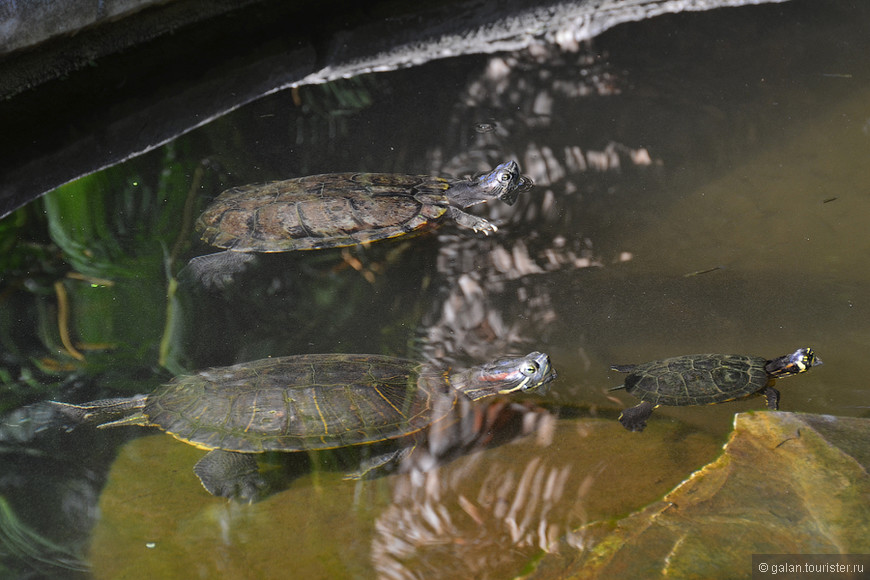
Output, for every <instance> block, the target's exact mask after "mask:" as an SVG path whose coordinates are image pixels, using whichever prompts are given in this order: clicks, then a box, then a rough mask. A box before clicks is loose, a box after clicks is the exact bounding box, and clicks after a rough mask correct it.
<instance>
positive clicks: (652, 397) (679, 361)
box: [610, 348, 822, 431]
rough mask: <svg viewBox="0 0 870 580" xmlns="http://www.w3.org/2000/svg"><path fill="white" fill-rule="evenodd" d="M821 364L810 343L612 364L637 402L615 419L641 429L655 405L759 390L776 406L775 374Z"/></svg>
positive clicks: (727, 397) (696, 402)
mask: <svg viewBox="0 0 870 580" xmlns="http://www.w3.org/2000/svg"><path fill="white" fill-rule="evenodd" d="M820 364H822V360H821V359H820V358H818V357H817V356H816V355H815V353H814V352H813V349H811V348H799V349H797V350H796V351H794V352H793V353H791V354H787V355H783V356H781V357H778V358H775V359H770V360H768V359H765V358H763V357H760V356H752V355H746V354H692V355H685V356H677V357H673V358H666V359H662V360H656V361H652V362H648V363H643V364H638V365H613V366H611V367H610V368H611V369H612V370H615V371H619V372H621V373H628V376H627V377H626V378H625V382H624V384H622V385H620V386H618V387H613V388H612V389H610V390H611V391H616V390H619V389H625V390H626V391H627V392H629V393H631V394H632V395H634V396H635V397H637V398H639V399H640V400H641V403H640V404H638V405H636V406H634V407H630V408H628V409H625V410H624V411H623V412H622V414H621V415H620V416H619V422H620V423H622V425H623V426H624V427H625V428H626V429H628V430H629V431H643V429H644V427H646V420H647V419H648V418H649V417H650V415H651V414H652V412H653V409H655V408H656V407H658V406H659V405H669V406H676V407H679V406H688V405H710V404H714V403H724V402H726V401H733V400H736V399H742V398H744V397H749V396H751V395H755V394H760V395H764V396H765V398H766V399H767V407H768V408H769V409H771V410H773V411H776V410H777V409H779V391H777V390H776V389H775V388H773V384H774V382H775V380H776V379H777V378H780V377H787V376H791V375H796V374H798V373H802V372H805V371H808V370H810V369H811V368H812V367H814V366H818V365H820Z"/></svg>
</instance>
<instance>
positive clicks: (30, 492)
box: [0, 3, 870, 578]
mask: <svg viewBox="0 0 870 580" xmlns="http://www.w3.org/2000/svg"><path fill="white" fill-rule="evenodd" d="M820 12H821V10H820V9H817V8H811V7H808V4H807V3H797V4H791V3H786V4H784V5H777V6H775V7H773V6H767V7H757V8H756V7H753V8H745V9H740V10H730V11H718V12H712V13H704V14H695V15H680V16H673V17H666V18H660V19H656V20H653V21H649V22H645V23H641V24H634V25H625V26H621V27H619V28H617V29H615V30H612V31H610V32H608V33H606V34H605V35H603V36H602V37H601V38H599V39H597V40H596V41H595V42H593V43H592V44H591V46H588V47H583V48H582V49H581V50H580V51H577V52H572V51H566V50H562V49H560V48H558V47H552V46H546V47H544V46H541V47H535V48H534V50H530V51H527V52H523V53H522V54H512V55H504V54H500V55H494V56H479V57H464V58H460V59H453V60H447V61H440V62H436V63H433V64H429V65H425V66H423V67H419V68H416V69H411V70H405V71H399V72H394V73H383V74H378V75H374V76H370V77H366V78H363V79H358V80H354V81H348V82H343V83H340V84H337V85H336V86H331V87H329V88H323V87H307V88H303V89H300V90H299V91H298V92H296V93H291V92H283V93H279V94H276V95H273V96H270V97H268V98H265V99H262V100H261V101H258V102H256V103H254V104H252V105H250V106H248V107H245V108H243V109H241V110H239V111H236V112H235V113H233V114H231V115H229V116H227V117H225V118H223V119H219V120H217V121H215V122H214V123H212V124H210V125H208V126H205V127H203V128H201V129H199V130H197V131H196V132H194V133H192V134H190V135H188V136H185V137H184V138H182V139H179V140H178V141H177V142H175V143H173V144H171V145H168V146H166V147H164V148H161V149H160V150H157V151H155V152H152V153H149V154H147V155H145V156H143V157H141V158H138V159H134V160H132V161H130V162H128V163H126V164H124V165H122V166H119V167H115V168H112V169H109V170H106V171H105V172H103V173H101V174H97V175H94V176H91V177H88V178H85V179H82V180H80V181H79V182H76V183H73V184H70V185H69V186H66V187H65V188H62V189H61V190H59V191H57V192H54V193H52V194H50V195H49V196H47V197H46V198H45V199H43V200H40V201H37V202H35V203H34V204H33V206H32V207H29V208H26V209H25V210H23V211H21V212H19V213H18V214H16V215H13V216H10V217H8V218H6V220H4V222H3V223H0V226H2V228H3V229H2V230H0V233H2V234H3V236H4V237H3V244H5V245H4V247H5V248H8V249H9V252H8V255H9V256H10V257H8V258H7V262H8V265H7V268H6V275H5V276H4V285H3V292H2V295H0V299H2V301H3V302H2V309H3V310H2V326H0V333H2V341H3V349H4V354H3V361H2V362H3V369H2V370H3V375H2V377H0V378H2V380H3V386H2V389H3V390H2V397H3V399H2V405H3V406H2V409H3V411H4V412H5V413H14V410H15V409H16V408H18V407H20V406H22V405H26V404H29V403H35V402H37V401H39V400H45V399H52V398H55V399H63V400H69V401H73V400H75V401H82V400H87V399H94V398H99V397H103V396H110V395H111V396H128V395H132V394H135V393H145V392H148V391H150V390H151V389H152V388H153V387H154V386H156V385H157V384H159V383H161V382H163V381H165V380H167V379H168V378H169V377H170V376H172V375H173V374H175V373H179V372H183V371H192V370H196V369H200V368H204V367H207V366H212V365H229V364H233V363H236V362H240V361H246V360H253V359H256V358H262V357H267V356H279V355H286V354H297V353H316V352H371V353H385V354H392V355H396V356H406V357H413V358H421V359H422V358H424V357H428V358H435V359H438V360H440V361H445V362H446V363H447V364H457V365H468V364H476V363H479V362H482V361H485V360H489V359H491V358H494V357H496V356H499V355H503V354H507V353H526V352H529V351H530V350H541V351H544V352H548V353H549V354H550V355H551V357H552V359H553V363H554V365H555V367H556V368H557V369H558V371H559V375H560V376H559V379H558V380H557V381H556V382H555V383H553V385H552V389H551V390H550V391H549V393H548V394H547V395H546V396H545V397H534V396H530V397H527V398H525V399H524V402H525V403H527V404H528V406H526V407H523V408H521V409H514V410H513V414H512V415H510V416H511V417H512V418H511V421H513V422H514V423H516V422H517V421H519V422H520V423H522V422H523V421H526V424H527V427H528V429H527V431H531V432H532V434H531V435H527V436H525V437H519V438H517V439H512V440H511V441H510V442H509V443H506V444H504V445H500V446H494V447H491V448H487V449H475V450H474V452H473V453H471V454H470V455H466V456H464V457H461V458H459V459H457V460H455V461H451V462H447V463H445V464H444V465H442V466H440V467H438V468H437V469H431V470H428V471H422V470H420V469H413V470H411V471H410V472H408V473H401V474H397V475H391V476H388V477H383V478H378V479H373V480H366V481H347V480H344V479H342V473H341V472H340V470H337V469H333V468H330V467H329V466H328V465H326V466H324V465H322V464H323V463H324V462H325V463H326V464H329V463H330V461H331V460H330V459H329V458H328V457H321V456H317V457H314V458H313V462H312V463H311V464H309V465H308V466H306V467H304V468H303V469H302V470H301V471H302V475H300V476H298V477H296V478H290V479H288V481H287V483H286V487H287V489H286V490H284V491H282V492H280V493H277V494H275V495H273V496H271V497H269V498H268V499H266V500H264V501H262V502H259V503H256V504H254V505H250V506H249V505H237V504H228V503H227V502H226V501H224V500H221V499H216V498H213V497H211V496H209V495H208V494H207V493H206V492H205V491H204V490H203V489H202V488H201V487H200V486H199V484H198V482H197V481H196V478H195V477H194V475H193V473H192V470H191V468H192V465H193V464H194V463H195V462H196V461H197V459H198V458H199V457H201V455H202V452H201V451H198V450H196V449H194V448H193V447H190V446H187V445H183V444H181V443H179V442H177V441H175V440H173V439H172V438H170V437H166V436H154V437H150V436H149V437H145V435H148V434H149V433H148V432H145V431H142V432H139V431H136V430H133V429H131V430H129V431H125V432H123V433H121V432H103V431H100V432H94V431H93V430H89V429H86V428H79V429H76V430H74V431H73V432H72V433H65V432H63V431H61V430H59V429H57V428H51V427H50V426H45V428H39V427H41V425H40V421H39V419H40V417H39V416H38V415H37V416H34V417H32V420H31V422H30V423H21V422H20V421H19V420H18V417H19V415H15V414H13V415H7V419H6V421H5V426H4V433H3V438H4V447H3V449H2V451H3V454H2V461H3V464H4V465H3V470H2V471H3V475H2V476H0V493H2V496H3V498H4V504H3V505H2V506H0V508H2V512H3V514H4V517H3V525H2V526H0V527H2V531H0V534H2V537H0V539H2V540H3V542H2V550H3V551H2V553H3V554H4V555H5V556H7V557H6V559H5V560H4V562H5V563H4V566H6V568H5V569H4V568H0V571H8V572H9V573H10V574H12V573H13V571H15V573H17V571H20V570H36V572H35V573H34V574H35V575H36V576H47V577H63V576H65V575H70V576H75V575H78V574H79V572H75V571H72V570H71V569H73V568H77V567H79V566H85V567H86V569H87V572H81V574H83V575H87V574H92V575H93V576H94V577H98V578H140V577H142V578H145V577H148V578H157V577H159V578H173V577H184V578H191V577H202V578H215V577H226V578H241V577H249V578H286V577H296V576H294V575H293V574H298V576H299V577H303V576H304V577H306V578H337V577H347V578H371V577H383V578H417V577H420V578H457V577H475V578H505V577H511V576H513V575H517V574H520V573H521V572H522V571H523V570H527V569H528V568H527V567H528V566H529V565H530V563H531V562H533V561H535V560H537V559H539V558H541V557H542V556H543V555H544V554H547V553H549V552H551V551H553V550H556V549H557V548H558V547H559V546H561V549H562V550H565V549H566V548H565V546H566V545H568V546H574V548H582V541H581V540H577V539H575V540H572V539H571V531H572V530H575V529H577V528H578V527H579V526H581V525H584V524H587V523H589V522H593V521H597V520H611V519H614V518H618V517H623V516H625V515H627V514H629V513H631V512H633V511H635V510H638V509H640V508H642V507H644V506H645V505H647V504H649V503H650V502H652V501H655V500H657V499H659V498H660V497H661V496H662V495H663V494H664V493H666V492H667V491H668V490H669V489H671V488H673V487H674V486H675V485H676V484H678V483H679V482H680V481H682V480H684V479H685V478H686V477H688V476H689V475H690V474H691V473H692V472H693V471H694V470H695V469H697V468H699V467H701V466H702V465H704V464H706V463H708V462H709V461H711V460H713V459H714V458H715V457H716V456H717V454H718V453H719V449H720V446H721V444H722V443H723V442H724V441H725V438H726V435H727V433H728V432H729V430H730V429H731V426H732V417H733V414H734V413H735V412H737V411H741V410H748V409H756V408H760V407H762V406H763V402H762V401H761V400H759V399H752V400H748V401H745V402H738V403H732V404H727V405H718V406H714V407H704V408H695V407H691V408H678V409H659V410H658V411H656V413H655V415H654V417H653V419H652V421H651V424H650V427H649V428H648V429H647V430H646V431H645V432H644V433H642V434H638V433H629V432H627V431H625V430H623V429H622V427H621V426H620V425H619V424H618V423H617V422H616V421H615V418H616V417H617V416H618V413H619V410H620V409H621V408H622V407H623V406H625V405H627V404H629V402H630V401H631V398H630V396H628V395H624V394H619V395H618V397H614V396H613V394H612V393H609V392H608V389H609V388H610V387H613V386H616V385H618V384H620V382H621V378H620V376H619V375H618V373H615V372H612V371H609V370H608V368H609V366H610V365H611V364H613V363H631V362H642V361H646V360H650V359H655V358H662V357H667V356H675V355H680V354H689V353H695V352H746V353H753V354H758V355H761V356H766V357H771V358H772V357H774V356H778V355H780V354H784V353H787V352H791V351H792V350H794V349H795V348H797V347H800V346H813V347H814V348H815V349H816V351H817V353H818V354H819V355H820V356H821V357H822V358H823V359H824V362H825V364H824V366H822V367H820V368H819V369H815V370H813V372H811V373H809V374H806V375H803V376H800V377H797V378H793V379H787V380H786V381H783V382H782V383H781V384H780V386H781V391H782V400H781V409H783V410H786V411H801V412H807V413H826V414H832V415H839V416H858V417H862V416H863V417H866V416H868V412H867V409H868V408H870V395H868V391H867V389H866V378H865V369H864V360H865V354H866V351H867V348H868V346H870V312H868V308H870V306H868V296H870V294H868V282H870V279H868V277H870V268H868V265H870V234H868V229H867V226H866V224H867V216H868V215H870V196H868V188H870V185H868V184H870V164H868V163H867V159H868V153H870V106H868V103H870V84H868V76H867V72H868V70H870V66H868V65H870V60H868V57H867V55H868V54H870V52H868V50H867V49H868V46H867V44H868V43H867V38H870V35H868V34H867V25H866V22H867V20H866V10H864V9H863V8H855V9H854V10H853V11H851V12H850V11H849V10H845V9H842V10H841V9H837V10H835V11H833V12H831V13H829V14H826V15H821V14H820ZM507 159H516V160H517V161H519V163H520V165H521V167H522V169H523V171H524V173H526V174H528V175H530V176H531V177H532V178H533V179H534V180H535V182H536V184H537V186H536V188H535V189H534V190H533V191H532V192H530V193H526V194H523V196H522V198H521V200H520V201H519V202H518V203H517V205H516V206H514V207H511V208H509V207H507V206H500V207H487V208H486V209H485V210H483V211H484V214H485V215H487V216H488V217H490V218H491V219H495V220H497V221H498V222H499V223H500V229H499V232H498V234H497V235H495V236H492V237H490V238H485V239H484V238H480V237H475V236H473V235H470V234H468V233H465V232H462V231H458V230H457V229H455V228H453V227H451V226H449V225H448V226H446V227H444V228H441V229H440V230H439V231H438V233H437V234H432V235H428V236H422V237H417V238H413V239H401V240H397V241H392V242H383V243H379V244H375V245H372V246H370V247H367V248H360V249H356V250H352V251H349V252H341V251H323V252H304V253H297V254H296V255H270V256H265V257H263V259H262V260H260V261H259V262H258V263H257V264H256V265H255V266H254V267H252V268H251V269H249V270H248V271H246V272H245V273H243V274H242V275H240V276H239V277H238V279H237V280H236V283H235V284H233V285H231V286H230V287H228V288H227V289H225V290H223V291H211V292H205V291H194V290H191V288H190V287H189V286H186V285H185V284H184V283H182V284H181V285H178V286H176V284H175V279H174V276H175V275H176V274H177V273H178V271H179V270H180V269H181V267H182V266H183V265H184V264H185V262H186V260H187V259H188V258H189V257H191V256H193V255H197V254H202V253H206V252H207V251H208V249H207V248H206V247H204V246H203V245H201V244H199V243H197V242H196V241H195V236H194V234H193V233H192V232H191V231H190V226H191V223H192V219H193V218H195V216H196V215H197V214H198V212H199V211H201V209H202V208H203V207H204V206H205V204H207V203H208V201H209V200H210V199H212V198H213V197H214V196H216V195H217V194H218V193H220V192H221V191H222V190H224V189H226V188H228V187H231V186H235V185H242V184H247V183H255V182H262V181H268V180H272V179H286V178H289V177H296V176H301V175H306V174H314V173H321V172H330V171H356V170H362V171H397V172H405V173H435V174H447V175H468V174H474V173H477V172H479V171H482V170H485V169H488V168H491V167H493V166H494V165H495V164H497V163H499V162H501V161H504V160H507ZM13 250H14V252H15V253H13V252H12V251H13ZM632 404H633V403H632ZM538 405H539V406H540V407H539V406H538ZM492 409H493V410H491V411H489V412H490V413H491V414H492V415H498V412H499V411H500V410H501V407H499V406H494V407H492ZM498 416H501V415H498ZM32 427H37V429H35V432H30V429H31V428H32ZM493 429H495V428H493ZM312 466H313V467H312ZM418 467H419V466H418ZM285 468H286V466H285ZM276 469H277V467H276ZM28 534H32V535H28ZM40 537H41V538H42V540H40V539H39V538H40ZM566 538H567V540H566ZM46 539H47V540H46ZM47 542H50V543H47ZM572 542H573V543H572ZM82 562H86V564H81V563H82ZM291 572H292V573H293V574H290V573H291ZM740 573H744V572H740ZM288 574H290V575H288ZM723 577H732V576H729V575H728V574H726V575H724V576H723Z"/></svg>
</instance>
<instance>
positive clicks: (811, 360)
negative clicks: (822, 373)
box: [764, 348, 822, 377]
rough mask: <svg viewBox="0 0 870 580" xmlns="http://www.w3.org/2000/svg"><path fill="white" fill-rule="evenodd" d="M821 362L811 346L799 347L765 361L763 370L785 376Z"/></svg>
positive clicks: (777, 375) (771, 374)
mask: <svg viewBox="0 0 870 580" xmlns="http://www.w3.org/2000/svg"><path fill="white" fill-rule="evenodd" d="M820 364H822V359H820V358H819V357H817V356H816V353H814V352H813V349H811V348H799V349H797V350H796V351H794V352H793V353H791V354H787V355H784V356H781V357H779V358H775V359H773V360H769V361H767V363H766V364H765V365H764V370H765V371H767V374H769V375H770V376H772V377H787V376H790V375H796V374H798V373H803V372H806V371H808V370H810V369H811V368H813V367H817V366H819V365H820Z"/></svg>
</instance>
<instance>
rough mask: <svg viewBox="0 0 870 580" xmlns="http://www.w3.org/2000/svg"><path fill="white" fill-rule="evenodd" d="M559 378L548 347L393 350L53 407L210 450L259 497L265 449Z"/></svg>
mask: <svg viewBox="0 0 870 580" xmlns="http://www.w3.org/2000/svg"><path fill="white" fill-rule="evenodd" d="M555 377H556V373H555V371H554V370H553V368H552V367H551V366H550V359H549V357H548V356H547V355H546V354H542V353H539V352H532V353H529V354H528V355H526V356H524V357H517V358H501V359H497V360H495V361H493V362H490V363H488V364H484V365H481V366H478V367H473V368H471V369H468V370H466V371H460V372H454V373H448V372H445V371H440V370H438V369H435V368H433V367H431V366H427V365H421V364H419V363H416V362H414V361H411V360H406V359H401V358H395V357H388V356H380V355H352V354H313V355H296V356H287V357H281V358H268V359H262V360H258V361H254V362H249V363H243V364H238V365H234V366H230V367H223V368H213V369H209V370H206V371H202V372H200V373H198V374H195V375H189V376H182V377H178V378H176V379H174V380H172V381H171V382H169V383H167V384H165V385H163V386H161V387H158V388H157V390H155V391H154V392H153V393H151V394H149V395H147V396H139V397H132V398H123V399H104V400H100V401H92V402H89V403H84V404H81V405H72V404H68V403H58V402H54V403H53V404H54V405H55V406H57V407H58V408H59V410H60V411H61V412H62V413H63V414H64V415H66V416H68V417H70V418H72V419H74V420H75V421H77V422H85V421H86V422H98V423H100V425H99V427H116V426H122V425H141V426H145V427H158V428H160V429H162V430H164V431H166V432H167V433H169V434H170V435H172V436H173V437H175V438H177V439H179V440H181V441H184V442H186V443H189V444H191V445H194V446H196V447H199V448H202V449H208V450H209V453H208V454H206V455H205V456H204V457H203V458H202V459H201V460H200V461H199V462H198V463H197V464H196V466H195V467H194V472H195V473H196V475H197V476H198V477H199V479H200V481H201V482H202V484H203V486H204V487H205V488H206V489H207V490H208V491H209V492H210V493H212V494H214V495H219V496H224V497H231V498H239V499H245V500H252V499H254V498H256V497H257V496H258V495H260V494H261V493H262V492H263V491H264V488H265V483H264V480H263V479H262V478H261V476H260V474H259V472H258V469H257V463H256V459H255V455H254V454H256V453H264V452H267V451H287V452H289V451H302V450H313V449H333V448H338V447H345V446H349V445H361V444H366V443H375V442H378V441H386V440H390V439H397V438H400V437H404V436H406V435H411V434H413V433H416V432H418V431H420V430H422V429H424V428H426V427H428V426H429V425H431V424H432V423H434V422H436V421H439V420H441V419H444V418H445V417H447V416H448V415H449V414H450V411H451V409H452V408H453V407H454V405H456V403H457V402H458V401H459V400H460V397H465V398H467V399H469V400H472V401H476V400H478V399H482V398H484V397H490V396H493V395H510V394H512V393H517V392H528V391H534V390H535V389H537V388H539V387H541V386H542V385H544V384H546V383H548V382H550V381H551V380H553V379H554V378H555ZM398 458H399V455H397V454H396V453H395V452H393V453H390V454H387V455H385V456H384V457H383V458H379V461H375V462H374V463H375V464H377V465H383V464H388V463H390V462H391V461H395V460H396V459H398Z"/></svg>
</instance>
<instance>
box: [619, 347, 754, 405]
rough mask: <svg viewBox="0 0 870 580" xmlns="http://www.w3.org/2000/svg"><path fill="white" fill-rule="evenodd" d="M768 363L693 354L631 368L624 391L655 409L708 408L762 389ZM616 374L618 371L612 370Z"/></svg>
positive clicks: (733, 356)
mask: <svg viewBox="0 0 870 580" xmlns="http://www.w3.org/2000/svg"><path fill="white" fill-rule="evenodd" d="M766 364H767V359H764V358H762V357H759V356H751V355H742V354H694V355H686V356H678V357H674V358H667V359H663V360H657V361H652V362H648V363H643V364H639V365H635V366H632V367H631V368H630V370H629V375H628V376H627V377H626V378H625V390H626V391H628V392H629V393H631V394H632V395H634V396H635V397H637V398H639V399H641V400H644V401H649V402H650V403H653V404H654V405H670V406H683V405H709V404H713V403H722V402H725V401H731V400H734V399H739V398H741V397H745V396H748V395H751V394H753V393H756V392H758V391H760V390H761V389H763V388H764V387H765V386H766V385H767V382H768V381H769V380H770V376H769V375H768V374H767V371H765V369H764V367H765V365H766ZM615 370H620V369H619V368H615Z"/></svg>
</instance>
